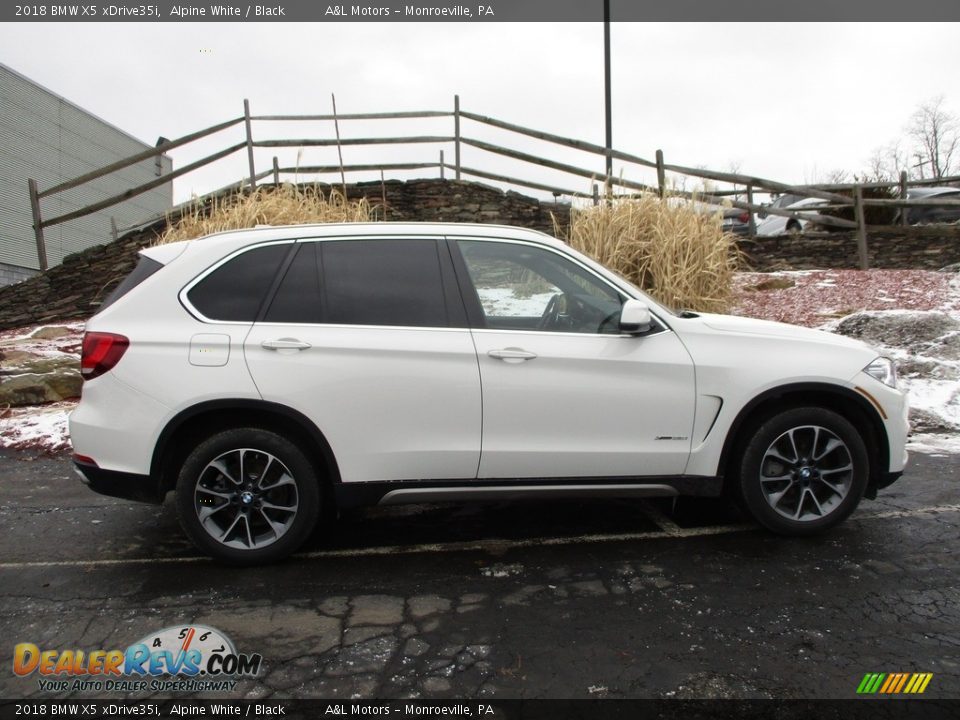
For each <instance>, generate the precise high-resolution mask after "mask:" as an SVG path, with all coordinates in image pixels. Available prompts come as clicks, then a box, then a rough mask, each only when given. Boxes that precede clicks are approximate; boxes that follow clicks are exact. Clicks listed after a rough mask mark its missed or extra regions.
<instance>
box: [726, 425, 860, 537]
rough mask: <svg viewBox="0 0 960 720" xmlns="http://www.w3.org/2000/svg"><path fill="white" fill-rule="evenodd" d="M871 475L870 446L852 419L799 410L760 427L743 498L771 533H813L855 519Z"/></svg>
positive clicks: (744, 473) (743, 472) (748, 456)
mask: <svg viewBox="0 0 960 720" xmlns="http://www.w3.org/2000/svg"><path fill="white" fill-rule="evenodd" d="M868 477H869V457H868V455H867V450H866V446H865V445H864V442H863V438H862V437H861V435H860V433H859V432H858V431H857V429H856V428H855V427H854V426H853V425H852V424H851V423H850V421H849V420H847V419H846V418H844V417H843V416H841V415H839V414H837V413H835V412H833V411H832V410H827V409H825V408H815V407H809V408H795V409H792V410H786V411H784V412H782V413H779V414H777V415H774V416H773V417H771V418H769V419H767V420H766V421H764V422H763V423H761V424H760V426H759V427H757V428H756V429H755V431H754V433H753V435H752V437H751V438H750V439H749V441H748V442H747V444H746V446H745V448H744V452H743V456H742V460H741V465H740V494H741V497H742V499H743V502H744V504H745V505H746V507H747V509H748V510H749V511H750V513H751V514H752V515H753V516H754V517H755V518H756V520H757V521H758V522H759V523H760V524H762V525H764V526H766V527H767V528H769V529H770V530H773V531H774V532H778V533H782V534H786V535H810V534H813V533H816V532H819V531H821V530H826V529H827V528H830V527H833V526H834V525H836V524H837V523H839V522H841V521H842V520H844V519H845V518H846V517H847V516H848V515H850V513H852V512H853V511H854V509H855V508H856V507H857V505H858V504H859V502H860V499H861V498H862V497H863V493H864V491H865V490H866V487H867V479H868Z"/></svg>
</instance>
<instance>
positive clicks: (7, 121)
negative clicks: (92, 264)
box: [0, 64, 173, 285]
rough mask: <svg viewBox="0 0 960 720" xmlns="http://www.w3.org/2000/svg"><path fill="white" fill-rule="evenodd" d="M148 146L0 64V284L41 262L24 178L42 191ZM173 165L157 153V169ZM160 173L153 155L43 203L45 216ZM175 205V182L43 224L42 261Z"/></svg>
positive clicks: (58, 257)
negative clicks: (72, 217) (87, 212)
mask: <svg viewBox="0 0 960 720" xmlns="http://www.w3.org/2000/svg"><path fill="white" fill-rule="evenodd" d="M149 147H152V146H151V145H148V144H145V143H143V142H141V141H139V140H137V139H136V138H134V137H131V136H130V135H128V134H127V133H125V132H123V131H122V130H119V129H118V128H115V127H113V126H112V125H110V124H109V123H107V122H105V121H103V120H101V119H99V118H97V117H95V116H93V115H91V114H90V113H88V112H85V111H84V110H82V109H81V108H79V107H78V106H76V105H74V104H73V103H71V102H70V101H68V100H66V99H64V98H62V97H60V96H59V95H56V94H54V93H52V92H50V91H49V90H47V89H46V88H43V87H41V86H40V85H37V84H36V83H34V82H32V81H31V80H29V79H28V78H26V77H24V76H22V75H20V74H19V73H17V72H16V71H14V70H12V69H11V68H9V67H7V66H5V65H3V64H0V285H3V284H7V283H9V282H13V281H16V280H17V279H22V276H24V275H26V274H32V273H34V272H36V271H37V269H38V268H39V267H40V265H39V261H38V258H37V245H36V240H35V238H34V233H33V217H32V215H31V211H30V195H29V192H28V191H27V179H28V178H33V179H34V180H36V181H37V184H38V186H39V188H40V190H41V192H42V191H43V190H45V189H47V188H50V187H52V186H54V185H57V184H59V183H61V182H64V181H66V180H70V179H72V178H74V177H77V176H78V175H82V174H84V173H87V172H90V171H91V170H96V169H98V168H100V167H103V166H105V165H109V164H110V163H113V162H116V161H117V160H121V159H123V158H125V157H129V156H130V155H134V154H136V153H138V152H142V151H143V150H145V149H147V148H149ZM171 169H172V161H171V160H170V158H169V157H166V156H162V157H161V158H160V167H159V172H160V173H162V174H168V173H169V172H170V171H171ZM157 176H158V167H157V159H156V158H150V159H149V160H144V161H142V162H140V163H137V164H136V165H131V166H130V167H127V168H124V169H123V170H119V171H117V172H114V173H111V174H109V175H106V176H104V177H101V178H97V179H96V180H92V181H90V182H89V183H85V184H84V185H81V186H80V187H77V188H74V189H72V190H68V191H66V192H63V193H58V194H56V195H52V196H50V197H47V198H43V199H41V201H40V209H41V213H42V216H43V218H44V219H49V218H53V217H55V216H57V215H61V214H63V213H67V212H70V211H71V210H76V209H78V208H80V207H83V206H84V205H88V204H90V203H93V202H96V201H98V200H103V199H105V198H107V197H111V196H113V195H118V194H120V193H121V192H123V191H125V190H128V189H130V188H132V187H134V186H136V185H140V184H142V183H145V182H148V181H150V180H152V179H154V178H156V177H157ZM172 204H173V184H172V183H166V184H164V185H161V186H160V187H158V188H155V189H153V190H151V191H149V192H146V193H144V194H142V195H138V196H137V197H134V198H131V199H130V200H127V201H125V202H123V203H120V204H118V205H113V206H111V207H109V208H106V209H104V210H101V211H100V212H98V213H95V214H93V215H88V216H86V217H82V218H78V219H76V220H72V221H70V222H67V223H63V224H60V225H54V226H52V227H47V228H44V236H45V240H46V250H47V262H48V264H49V265H50V266H51V267H52V266H54V265H57V264H59V263H60V262H61V261H62V260H63V258H64V257H65V256H67V255H70V254H71V253H75V252H78V251H79V250H83V249H84V248H88V247H90V246H92V245H100V244H103V243H106V242H110V240H111V233H110V218H111V217H113V218H114V220H115V222H116V224H117V226H118V227H119V228H121V229H122V228H125V227H129V226H131V225H135V224H138V223H141V222H144V221H146V220H148V219H150V218H153V217H156V216H158V215H162V214H163V213H164V212H166V211H167V210H169V209H170V208H171V207H172Z"/></svg>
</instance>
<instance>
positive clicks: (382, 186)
mask: <svg viewBox="0 0 960 720" xmlns="http://www.w3.org/2000/svg"><path fill="white" fill-rule="evenodd" d="M380 199H381V200H382V201H383V219H384V220H386V219H387V182H386V180H384V178H383V168H380Z"/></svg>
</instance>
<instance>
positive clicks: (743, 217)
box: [722, 207, 750, 235]
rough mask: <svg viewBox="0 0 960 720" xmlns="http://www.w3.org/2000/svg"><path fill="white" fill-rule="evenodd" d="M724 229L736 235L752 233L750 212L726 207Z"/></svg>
mask: <svg viewBox="0 0 960 720" xmlns="http://www.w3.org/2000/svg"><path fill="white" fill-rule="evenodd" d="M722 226H723V231H724V232H728V233H733V234H734V235H749V234H750V213H749V212H747V211H746V210H742V209H740V208H735V207H731V208H724V211H723V225H722Z"/></svg>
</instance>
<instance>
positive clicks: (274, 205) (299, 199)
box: [155, 184, 375, 245]
mask: <svg viewBox="0 0 960 720" xmlns="http://www.w3.org/2000/svg"><path fill="white" fill-rule="evenodd" d="M374 219H375V218H374V208H373V207H372V206H371V205H370V203H369V202H368V201H367V200H366V198H361V199H360V200H348V199H347V198H346V197H345V196H344V195H343V193H342V192H340V191H339V190H337V189H332V190H330V192H329V194H324V192H323V190H322V189H320V188H319V187H316V186H308V187H306V188H301V187H299V186H297V185H291V184H286V185H281V186H280V187H279V188H276V189H274V188H257V189H256V190H255V191H254V192H252V193H237V194H236V195H231V196H227V197H223V198H214V199H213V200H212V201H210V202H209V203H208V204H204V203H200V202H198V203H197V204H195V205H194V207H193V209H192V210H191V211H190V212H189V213H186V214H184V215H183V217H181V218H180V220H178V221H177V222H176V223H174V224H173V225H171V226H170V227H168V228H167V230H166V231H165V232H164V233H163V234H162V235H161V236H160V237H159V238H158V239H157V241H156V243H155V244H157V245H163V244H165V243H171V242H177V241H178V240H192V239H194V238H198V237H203V236H205V235H210V234H212V233H216V232H223V231H224V230H241V229H244V228H252V227H255V226H257V225H305V224H310V223H335V222H371V221H373V220H374Z"/></svg>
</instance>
